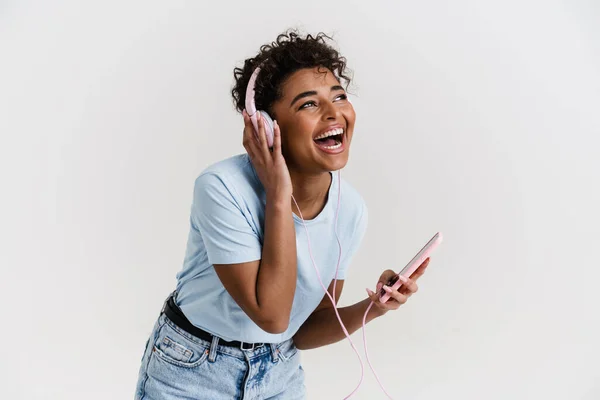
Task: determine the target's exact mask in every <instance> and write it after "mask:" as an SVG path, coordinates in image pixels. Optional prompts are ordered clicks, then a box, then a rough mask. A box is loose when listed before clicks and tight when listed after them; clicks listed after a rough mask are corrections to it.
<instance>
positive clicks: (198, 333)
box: [163, 295, 264, 350]
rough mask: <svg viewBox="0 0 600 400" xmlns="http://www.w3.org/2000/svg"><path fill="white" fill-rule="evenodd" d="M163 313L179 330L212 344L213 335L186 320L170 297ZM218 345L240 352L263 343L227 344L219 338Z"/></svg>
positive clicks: (235, 342)
mask: <svg viewBox="0 0 600 400" xmlns="http://www.w3.org/2000/svg"><path fill="white" fill-rule="evenodd" d="M163 312H164V313H165V315H166V316H167V318H169V319H170V320H171V321H172V322H173V323H174V324H175V325H177V326H178V327H179V328H181V329H183V330H184V331H186V332H187V333H189V334H190V335H193V336H195V337H197V338H200V339H203V340H206V341H208V342H212V339H213V335H212V334H210V333H208V332H206V331H204V330H202V329H200V328H198V327H197V326H195V325H193V324H192V323H191V322H190V321H189V320H188V319H187V317H186V316H185V314H183V311H181V308H179V306H178V305H177V304H176V303H175V301H174V300H173V296H172V295H171V296H169V298H168V299H167V301H166V302H165V306H164V309H163ZM219 344H220V345H223V346H228V347H237V348H239V349H242V350H253V349H254V348H256V347H260V346H262V345H264V343H245V342H238V341H237V340H234V341H231V342H228V341H226V340H224V339H221V338H219Z"/></svg>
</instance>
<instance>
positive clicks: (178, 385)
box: [136, 31, 428, 400]
mask: <svg viewBox="0 0 600 400" xmlns="http://www.w3.org/2000/svg"><path fill="white" fill-rule="evenodd" d="M325 38H328V39H329V37H328V36H326V35H324V34H322V33H320V34H318V35H317V36H316V37H313V36H311V35H308V36H306V37H304V38H302V37H300V36H299V35H298V34H297V33H295V32H293V31H288V32H286V33H284V34H282V35H279V36H278V38H277V40H276V42H273V43H272V44H271V45H266V46H262V47H261V49H260V52H259V54H258V55H257V56H256V57H254V58H251V59H248V60H246V61H245V63H244V66H243V68H236V69H235V70H234V77H235V85H234V88H233V90H232V95H233V98H234V101H235V105H236V108H237V110H238V111H240V112H241V113H242V115H243V119H244V124H245V127H244V133H243V144H244V148H245V149H246V153H245V154H240V155H236V156H234V157H231V158H228V159H226V160H223V161H220V162H218V163H216V164H214V165H212V166H210V167H208V168H207V169H206V170H204V171H203V172H202V173H201V174H200V176H199V177H198V178H197V179H196V182H195V186H194V198H193V205H192V210H191V218H190V225H191V227H190V233H189V238H188V246H187V251H186V257H185V260H184V266H183V268H182V270H181V271H180V272H179V273H178V274H177V280H178V283H177V288H176V290H175V292H174V293H173V294H172V295H171V296H170V297H169V298H168V299H167V301H166V302H165V306H164V307H163V311H162V312H161V314H160V316H159V318H158V320H157V322H156V324H155V326H154V329H153V331H152V333H151V335H150V337H149V339H148V343H147V345H146V350H145V353H144V356H143V358H142V365H141V367H140V371H139V379H138V385H137V390H136V399H145V400H153V399H209V400H219V399H250V398H252V399H286V400H288V399H304V398H305V387H304V372H303V369H302V366H301V365H300V355H299V353H298V349H312V348H316V347H320V346H325V345H328V344H331V343H335V342H338V341H340V340H342V339H344V338H345V334H344V332H343V331H342V329H341V328H340V325H339V322H338V319H337V317H336V315H335V311H334V308H333V305H332V302H331V301H330V299H329V297H328V296H324V290H323V286H321V284H320V283H319V277H320V278H321V279H322V282H323V283H324V285H325V286H328V287H329V291H330V293H331V294H332V295H333V292H334V287H335V296H334V298H335V300H336V303H337V300H338V299H339V298H340V295H341V293H342V289H343V286H344V279H345V276H346V271H347V269H348V266H349V264H350V260H351V258H352V255H353V254H354V253H355V252H356V250H357V249H358V247H359V245H360V242H361V239H362V237H363V235H364V233H365V230H366V226H367V217H368V214H367V208H366V206H365V203H364V201H363V199H362V197H361V196H360V195H359V193H358V192H357V191H356V190H355V189H353V188H352V187H351V186H350V185H349V184H348V183H347V182H345V181H343V180H340V179H339V177H338V175H337V174H334V173H332V172H333V171H339V170H341V169H342V168H343V167H344V166H345V165H346V163H347V161H348V156H349V150H350V144H351V142H352V135H353V131H354V122H355V112H354V109H353V107H352V105H351V104H350V102H349V101H348V98H347V96H346V92H345V90H344V88H343V87H342V86H341V79H344V80H345V81H346V82H347V83H349V78H348V77H347V76H346V62H345V59H344V58H343V57H341V56H340V55H339V54H338V52H337V51H336V50H334V49H333V48H332V47H330V46H329V45H327V44H326V42H325ZM259 66H260V70H259V74H258V78H257V80H256V92H255V100H256V107H257V109H259V110H265V111H267V112H268V114H269V115H270V116H271V117H272V118H273V119H274V120H275V123H274V138H273V146H272V148H269V145H268V144H267V139H266V134H265V122H264V120H263V119H262V118H259V120H258V133H256V132H255V129H254V127H253V124H252V123H251V121H250V119H249V117H248V114H247V113H246V111H245V96H246V89H247V86H248V82H249V79H250V77H251V75H252V73H253V72H254V71H255V70H256V68H257V67H259ZM346 87H347V85H346ZM330 135H332V136H330ZM326 136H327V137H326ZM338 189H341V199H342V201H341V203H340V204H339V209H338V207H336V204H335V203H337V202H336V201H334V198H335V197H336V194H337V193H338ZM292 196H293V197H292ZM296 212H297V214H298V215H297V214H296ZM336 218H337V232H336V231H335V229H334V224H335V222H336ZM304 223H306V225H304ZM307 232H308V234H309V236H308V237H307ZM336 235H337V237H336ZM338 237H339V240H340V242H341V245H342V249H343V250H342V252H341V255H340V251H339V247H338V239H337V238H338ZM309 241H310V242H309ZM309 245H310V249H309ZM309 250H310V251H309ZM340 256H341V259H340V260H339V267H338V257H340ZM313 260H314V264H313ZM427 263H428V260H427V261H426V262H425V263H423V265H422V266H421V267H420V268H419V269H418V270H417V271H416V272H415V274H414V275H413V276H412V280H409V281H408V282H407V283H406V284H404V285H403V286H402V287H401V289H400V290H399V291H394V292H393V293H391V295H392V298H391V299H390V301H388V302H387V303H385V304H383V303H381V302H379V301H377V299H378V295H377V294H375V293H373V292H372V291H370V290H369V289H367V291H368V297H367V298H366V299H364V300H363V301H361V302H359V303H357V304H354V305H351V306H349V307H343V308H339V309H338V311H339V313H340V316H341V318H342V320H343V321H344V324H345V325H346V328H347V329H348V332H349V333H352V332H354V331H356V330H357V329H359V328H360V327H361V325H362V317H363V314H364V313H365V311H366V308H367V307H368V305H369V304H370V303H371V301H374V303H375V307H372V309H371V311H370V312H369V314H368V317H367V321H371V320H372V319H374V318H377V317H381V316H382V315H384V314H386V313H387V312H388V311H389V310H395V309H397V308H398V307H399V306H400V305H401V304H403V303H405V302H406V301H407V299H408V297H409V296H410V295H411V294H413V293H414V292H416V291H417V285H416V283H415V281H416V279H418V277H419V276H421V275H422V274H423V272H424V270H425V267H426V266H427ZM315 268H317V270H318V272H319V274H318V275H317V272H316V270H315ZM336 273H337V280H336V279H334V278H335V276H336ZM393 276H394V271H392V270H386V271H384V272H383V273H382V274H381V277H380V279H379V283H378V284H377V290H378V291H379V290H381V288H382V287H383V288H384V290H387V291H388V293H389V292H391V289H389V288H388V287H387V286H386V285H384V283H387V282H388V281H389V279H390V278H392V277H393Z"/></svg>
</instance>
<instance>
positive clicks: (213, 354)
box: [208, 335, 219, 362]
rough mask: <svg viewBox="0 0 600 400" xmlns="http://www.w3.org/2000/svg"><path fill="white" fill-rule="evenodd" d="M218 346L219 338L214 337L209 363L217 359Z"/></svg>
mask: <svg viewBox="0 0 600 400" xmlns="http://www.w3.org/2000/svg"><path fill="white" fill-rule="evenodd" d="M218 345H219V337H218V336H214V335H213V337H212V342H211V344H210V351H209V353H208V361H210V362H215V359H216V357H217V346H218Z"/></svg>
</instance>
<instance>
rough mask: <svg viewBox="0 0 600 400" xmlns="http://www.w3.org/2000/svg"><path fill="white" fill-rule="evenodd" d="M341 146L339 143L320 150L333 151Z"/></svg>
mask: <svg viewBox="0 0 600 400" xmlns="http://www.w3.org/2000/svg"><path fill="white" fill-rule="evenodd" d="M341 146H342V142H339V143H338V144H336V145H334V146H321V148H323V149H327V150H333V149H337V148H340V147H341Z"/></svg>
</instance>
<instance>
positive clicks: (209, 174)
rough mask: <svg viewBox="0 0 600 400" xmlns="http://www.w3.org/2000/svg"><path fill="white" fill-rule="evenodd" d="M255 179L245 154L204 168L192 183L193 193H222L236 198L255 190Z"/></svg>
mask: <svg viewBox="0 0 600 400" xmlns="http://www.w3.org/2000/svg"><path fill="white" fill-rule="evenodd" d="M257 179H258V178H257V177H256V175H255V172H254V168H253V167H252V163H251V162H250V159H249V157H248V155H247V154H237V155H235V156H232V157H229V158H226V159H224V160H221V161H218V162H216V163H214V164H211V165H209V166H208V167H206V168H205V169H204V170H203V171H202V172H200V174H199V175H198V176H197V177H196V180H195V181H194V190H195V192H205V191H206V192H215V191H216V192H223V193H228V194H229V195H230V196H233V197H237V196H239V195H241V193H243V192H244V191H245V190H247V189H248V188H255V186H256V181H257Z"/></svg>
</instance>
